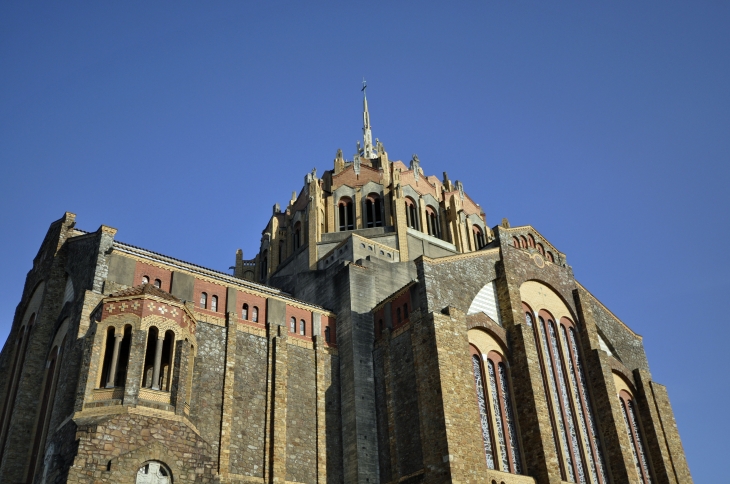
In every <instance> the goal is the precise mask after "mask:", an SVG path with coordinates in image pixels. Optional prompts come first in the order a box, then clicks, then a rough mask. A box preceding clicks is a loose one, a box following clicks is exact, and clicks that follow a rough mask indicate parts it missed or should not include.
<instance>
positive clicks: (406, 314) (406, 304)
mask: <svg viewBox="0 0 730 484" xmlns="http://www.w3.org/2000/svg"><path fill="white" fill-rule="evenodd" d="M407 319H408V303H405V304H404V305H403V321H406V320H407Z"/></svg>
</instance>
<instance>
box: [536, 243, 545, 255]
mask: <svg viewBox="0 0 730 484" xmlns="http://www.w3.org/2000/svg"><path fill="white" fill-rule="evenodd" d="M537 251H538V252H539V253H540V254H542V255H545V247H543V246H542V244H541V243H539V242H538V244H537Z"/></svg>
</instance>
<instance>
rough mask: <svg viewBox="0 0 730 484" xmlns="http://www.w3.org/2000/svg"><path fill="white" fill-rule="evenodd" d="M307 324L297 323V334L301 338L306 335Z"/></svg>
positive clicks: (301, 321) (302, 321)
mask: <svg viewBox="0 0 730 484" xmlns="http://www.w3.org/2000/svg"><path fill="white" fill-rule="evenodd" d="M306 328H307V323H305V322H304V320H303V319H302V320H300V321H299V334H300V335H302V336H305V335H306V334H307V329H306Z"/></svg>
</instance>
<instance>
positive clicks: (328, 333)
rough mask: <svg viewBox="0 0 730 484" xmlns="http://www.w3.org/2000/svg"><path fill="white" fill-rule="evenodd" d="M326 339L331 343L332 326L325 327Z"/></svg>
mask: <svg viewBox="0 0 730 484" xmlns="http://www.w3.org/2000/svg"><path fill="white" fill-rule="evenodd" d="M324 340H325V341H326V342H327V343H329V342H330V327H329V326H327V327H326V328H324Z"/></svg>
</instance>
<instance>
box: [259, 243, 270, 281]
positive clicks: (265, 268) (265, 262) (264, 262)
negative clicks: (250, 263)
mask: <svg viewBox="0 0 730 484" xmlns="http://www.w3.org/2000/svg"><path fill="white" fill-rule="evenodd" d="M261 255H262V256H263V257H261V271H260V272H261V274H260V277H261V280H262V281H265V280H266V276H267V275H268V274H269V258H268V256H269V251H268V250H265V251H264V253H263V254H261Z"/></svg>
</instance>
